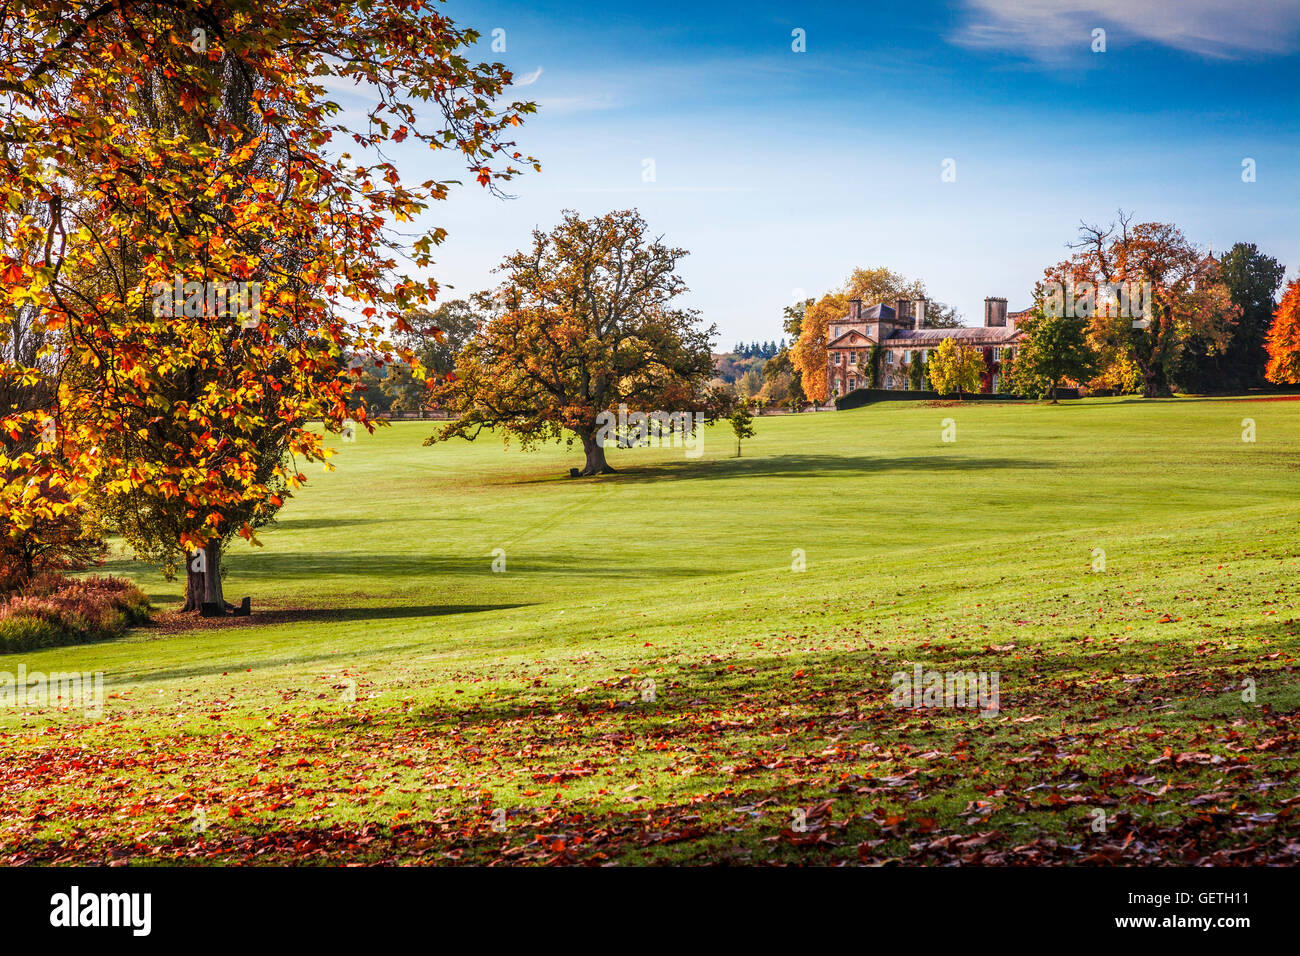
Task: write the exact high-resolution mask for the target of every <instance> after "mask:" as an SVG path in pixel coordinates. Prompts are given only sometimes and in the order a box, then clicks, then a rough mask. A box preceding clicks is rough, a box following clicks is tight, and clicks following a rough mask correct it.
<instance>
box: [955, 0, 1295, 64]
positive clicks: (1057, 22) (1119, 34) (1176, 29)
mask: <svg viewBox="0 0 1300 956" xmlns="http://www.w3.org/2000/svg"><path fill="white" fill-rule="evenodd" d="M966 6H967V7H968V9H969V14H970V16H969V19H968V21H967V22H966V23H965V25H964V26H963V27H962V28H961V29H960V30H959V31H958V32H957V33H956V34H955V35H954V36H953V37H952V38H951V39H952V40H953V41H954V42H957V43H960V44H961V45H963V46H970V47H984V48H989V47H993V48H998V49H1003V50H1006V51H1008V52H1011V53H1015V52H1021V53H1023V54H1024V55H1025V56H1029V57H1033V58H1037V59H1046V58H1052V57H1055V56H1056V55H1059V54H1060V53H1064V52H1068V51H1069V50H1071V49H1075V50H1078V51H1080V52H1081V53H1087V52H1089V50H1090V45H1091V41H1092V30H1093V29H1095V28H1097V27H1101V28H1102V29H1104V30H1106V33H1107V40H1108V43H1110V42H1113V41H1115V40H1120V41H1123V40H1125V39H1135V40H1139V41H1149V42H1154V43H1159V44H1162V45H1164V46H1167V47H1171V48H1173V49H1176V50H1183V51H1185V52H1188V53H1195V54H1198V55H1200V56H1205V57H1214V58H1227V59H1237V58H1244V57H1249V56H1252V55H1259V54H1280V53H1290V52H1294V51H1296V50H1297V49H1300V0H1269V2H1267V3H1254V4H1251V5H1250V6H1249V9H1245V8H1243V4H1242V2H1241V0H1177V2H1174V0H966Z"/></svg>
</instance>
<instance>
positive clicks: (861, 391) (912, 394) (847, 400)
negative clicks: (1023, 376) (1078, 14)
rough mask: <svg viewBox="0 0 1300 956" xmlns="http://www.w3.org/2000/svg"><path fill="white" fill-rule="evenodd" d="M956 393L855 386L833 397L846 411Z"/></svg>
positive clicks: (1000, 398) (971, 395)
mask: <svg viewBox="0 0 1300 956" xmlns="http://www.w3.org/2000/svg"><path fill="white" fill-rule="evenodd" d="M1056 395H1057V398H1078V397H1079V390H1078V389H1077V388H1061V389H1057V393H1056ZM956 398H957V396H956V395H940V394H939V393H938V392H928V391H922V390H920V389H917V390H905V389H891V388H855V389H854V390H853V391H851V392H849V393H848V394H847V395H841V396H840V397H839V398H837V399H835V407H836V408H837V409H838V410H839V411H842V412H844V411H848V410H849V409H851V408H861V407H862V406H863V405H871V404H872V403H874V402H943V401H954V400H956ZM961 400H962V401H963V402H1023V401H1025V399H1023V398H1021V397H1020V396H1018V395H1007V394H1003V393H996V394H992V395H986V394H984V393H983V392H964V393H963V394H962V396H961Z"/></svg>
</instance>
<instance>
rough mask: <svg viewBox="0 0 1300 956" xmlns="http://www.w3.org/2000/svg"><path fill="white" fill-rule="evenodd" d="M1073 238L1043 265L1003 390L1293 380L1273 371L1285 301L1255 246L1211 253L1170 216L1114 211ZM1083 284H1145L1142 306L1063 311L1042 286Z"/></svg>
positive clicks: (1196, 388) (1203, 388) (1279, 369)
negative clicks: (1068, 249)
mask: <svg viewBox="0 0 1300 956" xmlns="http://www.w3.org/2000/svg"><path fill="white" fill-rule="evenodd" d="M1073 247H1074V249H1075V254H1074V255H1073V256H1072V257H1071V258H1070V259H1067V260H1065V261H1063V262H1060V263H1058V264H1056V265H1055V266H1052V267H1050V268H1049V269H1047V270H1046V271H1045V273H1044V278H1043V281H1041V282H1040V283H1039V284H1038V285H1037V287H1036V289H1035V296H1034V307H1033V314H1032V315H1031V316H1030V317H1029V318H1028V319H1026V320H1023V321H1022V322H1021V328H1022V329H1023V330H1024V332H1025V335H1024V337H1023V339H1022V340H1021V342H1020V344H1019V346H1018V348H1017V356H1016V359H1015V361H1014V363H1013V364H1012V366H1011V368H1010V369H1009V370H1008V373H1007V376H1006V380H1007V383H1008V386H1009V388H1010V389H1011V390H1012V391H1015V392H1018V393H1020V394H1026V395H1035V396H1047V395H1050V396H1051V397H1052V398H1053V399H1055V396H1056V392H1057V391H1058V389H1059V388H1060V387H1061V386H1062V385H1063V384H1065V383H1076V384H1086V385H1089V386H1090V387H1091V388H1094V389H1097V388H1104V389H1109V390H1114V391H1121V392H1123V391H1138V392H1141V394H1143V395H1145V396H1147V397H1158V396H1164V395H1169V394H1171V393H1172V391H1173V390H1174V389H1175V388H1177V389H1179V390H1182V391H1187V392H1233V391H1244V390H1246V389H1250V388H1257V387H1260V386H1263V385H1265V384H1266V383H1268V382H1273V383H1277V384H1284V383H1285V384H1290V383H1294V382H1295V381H1296V379H1295V377H1294V376H1291V377H1288V375H1287V374H1286V373H1285V371H1284V369H1285V367H1286V365H1287V361H1288V360H1287V359H1286V358H1285V357H1284V356H1285V353H1286V351H1287V345H1286V335H1285V328H1286V325H1287V323H1288V322H1289V321H1290V320H1289V316H1288V311H1287V301H1288V300H1286V299H1284V301H1283V305H1282V306H1281V307H1279V306H1278V305H1277V303H1276V301H1275V295H1276V292H1277V290H1278V288H1279V286H1280V285H1281V283H1282V280H1283V277H1284V275H1285V272H1286V270H1285V267H1284V266H1283V265H1282V264H1281V263H1279V262H1278V261H1277V260H1276V259H1274V258H1272V257H1271V256H1268V255H1265V254H1264V253H1262V252H1260V251H1259V249H1258V248H1256V246H1255V245H1253V244H1251V243H1237V244H1236V245H1234V246H1233V247H1232V248H1231V249H1230V250H1229V251H1228V252H1227V253H1226V254H1225V255H1223V256H1222V257H1221V258H1217V259H1216V258H1215V257H1213V256H1211V255H1208V254H1205V253H1203V252H1201V251H1200V250H1198V249H1197V248H1196V246H1195V245H1194V244H1192V243H1191V242H1190V241H1188V240H1187V238H1186V237H1185V236H1184V235H1183V233H1182V232H1181V230H1179V229H1178V228H1177V227H1175V226H1173V225H1170V224H1167V223H1154V222H1148V223H1136V224H1135V223H1134V222H1133V221H1132V217H1130V216H1128V215H1126V214H1124V213H1122V212H1121V214H1120V216H1119V219H1118V221H1117V223H1114V224H1111V225H1109V226H1106V227H1099V226H1091V225H1084V226H1082V227H1081V228H1080V235H1079V238H1078V240H1077V241H1076V242H1075V243H1074V244H1073ZM1085 283H1086V284H1088V286H1091V287H1093V288H1103V287H1107V286H1109V287H1111V288H1114V287H1116V286H1128V287H1130V288H1135V289H1136V288H1140V287H1144V288H1146V289H1148V290H1149V298H1147V299H1146V305H1147V308H1146V310H1145V314H1144V315H1137V314H1134V313H1132V312H1131V311H1129V312H1126V311H1124V310H1122V309H1118V308H1102V307H1101V306H1102V305H1104V303H1102V302H1098V303H1095V304H1096V306H1097V307H1096V308H1092V307H1089V308H1088V309H1086V310H1085V312H1084V314H1078V313H1077V311H1076V312H1075V313H1074V314H1072V313H1071V311H1070V310H1068V309H1065V310H1063V309H1061V307H1060V306H1061V302H1060V301H1059V298H1058V300H1057V301H1056V302H1055V303H1050V302H1049V298H1050V293H1049V290H1060V289H1062V288H1065V289H1069V290H1073V289H1078V288H1084V287H1085V286H1084V285H1083V284H1085ZM1112 305H1114V303H1112ZM1052 306H1054V307H1052ZM1270 328H1275V329H1278V330H1279V331H1278V333H1277V334H1276V335H1273V334H1271V333H1270Z"/></svg>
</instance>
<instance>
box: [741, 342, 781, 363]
mask: <svg viewBox="0 0 1300 956" xmlns="http://www.w3.org/2000/svg"><path fill="white" fill-rule="evenodd" d="M784 349H785V339H782V340H781V341H780V342H779V343H777V342H750V343H749V344H748V345H746V344H745V343H744V342H737V343H736V345H735V347H734V348H733V349H732V350H731V352H730V354H731V355H735V356H739V357H740V358H762V359H770V358H776V356H777V355H778V353H780V352H781V351H783V350H784Z"/></svg>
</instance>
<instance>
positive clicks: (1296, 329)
mask: <svg viewBox="0 0 1300 956" xmlns="http://www.w3.org/2000/svg"><path fill="white" fill-rule="evenodd" d="M1265 345H1266V347H1267V349H1268V368H1267V369H1266V374H1267V376H1268V380H1269V381H1270V382H1273V383H1275V384H1277V385H1300V279H1296V280H1294V281H1292V283H1291V284H1290V285H1288V286H1287V287H1286V292H1285V293H1283V295H1282V302H1281V303H1280V304H1279V305H1278V307H1277V312H1276V313H1275V315H1274V317H1273V325H1272V327H1271V328H1270V329H1269V330H1268V338H1267V339H1266V341H1265Z"/></svg>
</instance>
